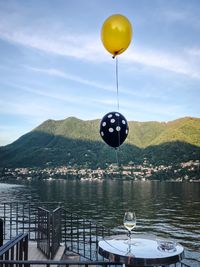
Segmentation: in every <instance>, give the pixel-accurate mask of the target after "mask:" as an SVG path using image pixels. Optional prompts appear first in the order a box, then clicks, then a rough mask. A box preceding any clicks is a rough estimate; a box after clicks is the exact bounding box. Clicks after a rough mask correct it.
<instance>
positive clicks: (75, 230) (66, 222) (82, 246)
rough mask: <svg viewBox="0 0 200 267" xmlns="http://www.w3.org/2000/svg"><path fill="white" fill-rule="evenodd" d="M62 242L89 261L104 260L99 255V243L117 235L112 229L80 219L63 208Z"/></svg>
mask: <svg viewBox="0 0 200 267" xmlns="http://www.w3.org/2000/svg"><path fill="white" fill-rule="evenodd" d="M61 216H62V229H61V230H62V242H63V243H64V244H65V247H66V248H67V249H68V250H70V251H72V252H75V253H76V254H79V255H80V256H82V257H84V258H86V259H88V260H99V259H101V260H102V259H103V258H102V257H101V256H99V254H98V252H97V251H98V242H99V240H100V239H102V238H103V237H105V236H110V235H115V234H117V232H114V231H112V230H110V229H107V228H105V227H104V226H102V225H99V224H97V223H96V222H94V221H92V220H86V219H84V218H80V217H79V216H78V215H77V214H72V213H71V212H68V211H67V210H66V209H64V208H61Z"/></svg>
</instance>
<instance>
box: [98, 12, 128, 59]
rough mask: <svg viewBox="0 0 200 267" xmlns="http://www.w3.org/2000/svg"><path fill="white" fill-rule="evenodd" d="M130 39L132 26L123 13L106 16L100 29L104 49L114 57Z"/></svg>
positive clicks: (124, 47) (126, 46) (124, 48)
mask: <svg viewBox="0 0 200 267" xmlns="http://www.w3.org/2000/svg"><path fill="white" fill-rule="evenodd" d="M131 39H132V26H131V23H130V21H129V20H128V19H127V18H126V17H125V16H123V15H120V14H115V15H112V16H110V17H108V18H107V19H106V20H105V21H104V24H103V26H102V29H101V40H102V43H103V45H104V47H105V49H106V50H107V51H108V52H110V53H111V54H112V55H113V56H114V57H115V56H117V55H119V54H121V53H123V52H124V51H125V50H126V49H127V48H128V46H129V44H130V42H131Z"/></svg>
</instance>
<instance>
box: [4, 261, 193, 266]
mask: <svg viewBox="0 0 200 267" xmlns="http://www.w3.org/2000/svg"><path fill="white" fill-rule="evenodd" d="M3 264H7V266H8V264H9V267H16V266H20V267H22V266H23V267H38V266H42V267H51V266H52V267H53V266H58V267H59V266H61V267H73V266H75V267H77V266H83V267H90V266H91V267H94V266H97V267H98V266H99V267H101V266H102V267H108V266H110V267H121V266H123V264H122V263H120V262H119V263H117V262H109V261H69V260H61V261H53V260H45V261H44V260H42V261H41V260H31V261H22V260H21V261H20V260H17V261H16V260H3V261H2V260H0V266H2V267H4V265H3ZM7 266H6V267H7ZM160 267H161V266H160ZM165 267H167V266H165ZM168 267H190V266H189V265H186V264H184V263H178V264H173V265H170V266H168ZM192 267H198V266H192Z"/></svg>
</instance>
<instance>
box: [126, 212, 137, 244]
mask: <svg viewBox="0 0 200 267" xmlns="http://www.w3.org/2000/svg"><path fill="white" fill-rule="evenodd" d="M124 227H125V228H126V229H127V230H128V237H129V244H131V230H133V228H135V227H136V215H135V212H130V211H127V212H125V214H124Z"/></svg>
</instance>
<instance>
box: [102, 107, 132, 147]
mask: <svg viewBox="0 0 200 267" xmlns="http://www.w3.org/2000/svg"><path fill="white" fill-rule="evenodd" d="M128 131H129V128H128V122H127V120H126V118H125V117H124V116H123V115H122V114H121V113H119V112H115V111H113V112H109V113H107V114H106V115H105V116H104V117H103V119H102V120H101V123H100V131H99V132H100V135H101V137H102V139H103V140H104V141H105V142H106V143H107V144H108V145H109V146H111V147H119V146H120V145H121V144H122V143H123V142H124V141H125V140H126V137H127V136H128Z"/></svg>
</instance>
